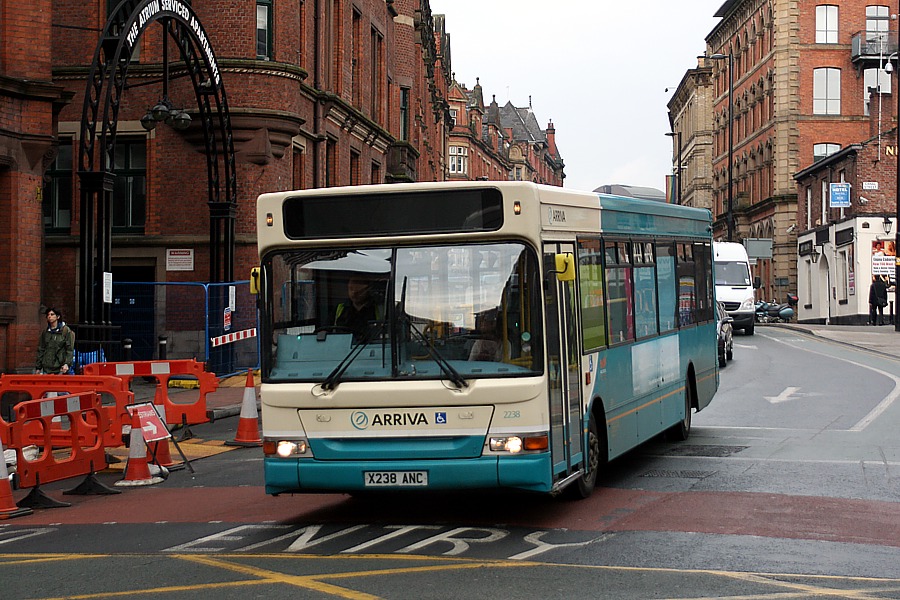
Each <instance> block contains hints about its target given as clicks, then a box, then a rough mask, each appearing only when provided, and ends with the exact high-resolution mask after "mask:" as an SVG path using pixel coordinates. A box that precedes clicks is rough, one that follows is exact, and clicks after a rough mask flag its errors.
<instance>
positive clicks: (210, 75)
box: [78, 0, 237, 325]
mask: <svg viewBox="0 0 900 600" xmlns="http://www.w3.org/2000/svg"><path fill="white" fill-rule="evenodd" d="M156 22H159V23H160V24H161V25H162V27H163V72H164V77H163V80H164V81H167V79H168V51H167V47H168V40H169V39H170V38H171V39H172V40H173V41H174V42H175V45H176V47H177V48H178V51H179V53H180V56H181V60H182V61H183V62H184V64H185V66H186V68H187V69H186V70H187V74H188V76H189V77H190V79H191V82H192V84H193V88H194V93H195V95H196V99H197V108H198V111H199V119H200V127H201V129H202V132H203V138H204V143H205V147H206V168H207V175H208V180H209V193H208V200H207V205H208V206H209V211H210V277H209V280H210V281H211V282H221V281H233V280H234V220H235V216H236V207H237V178H236V173H235V156H234V140H233V137H232V131H231V119H230V116H229V112H228V101H227V97H226V95H225V87H224V85H223V84H222V79H221V75H220V73H219V67H218V63H217V61H216V57H215V53H214V52H213V49H212V47H211V46H210V43H209V38H208V37H207V35H206V31H205V30H204V29H203V25H202V24H201V23H200V20H199V19H198V18H197V16H196V15H195V14H194V11H193V9H192V8H191V6H190V5H189V4H187V3H185V2H183V1H181V0H123V1H122V2H120V3H119V5H118V6H116V8H115V9H114V11H113V13H112V15H110V17H109V20H108V21H107V23H106V26H105V27H104V29H103V33H102V35H101V38H100V41H99V43H98V44H97V48H96V50H95V52H94V60H93V63H92V64H91V68H90V72H89V74H88V78H87V86H86V89H85V94H84V106H83V109H82V116H81V137H80V146H79V153H78V175H79V178H80V183H81V195H80V197H81V213H80V214H81V253H80V258H81V271H80V279H79V281H80V284H81V289H80V292H79V298H80V313H79V316H80V322H81V323H82V324H86V325H107V324H109V322H110V306H109V304H106V303H104V302H103V283H102V282H103V273H105V272H109V271H110V270H111V255H112V219H111V217H112V190H113V182H114V179H115V177H114V174H113V172H112V165H113V164H114V162H113V158H114V156H115V143H116V127H117V122H118V116H119V107H120V102H121V98H122V95H123V92H124V91H125V89H126V86H125V82H126V79H127V76H128V68H129V66H130V65H131V56H132V53H133V52H134V48H135V45H136V44H137V42H138V40H140V38H141V36H142V35H143V33H144V31H145V30H146V29H147V27H149V26H150V25H151V24H153V23H156Z"/></svg>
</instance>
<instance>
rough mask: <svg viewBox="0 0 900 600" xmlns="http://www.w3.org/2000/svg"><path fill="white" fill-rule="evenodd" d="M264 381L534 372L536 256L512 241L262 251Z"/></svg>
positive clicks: (463, 378)
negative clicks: (266, 339) (268, 335)
mask: <svg viewBox="0 0 900 600" xmlns="http://www.w3.org/2000/svg"><path fill="white" fill-rule="evenodd" d="M264 264H265V265H266V272H267V282H266V285H267V286H268V288H269V290H270V292H271V293H270V294H268V295H267V298H268V299H269V300H268V303H267V306H266V309H265V319H266V321H267V323H266V325H267V329H268V331H269V332H270V333H271V338H270V339H271V344H270V345H269V346H268V347H264V348H263V378H264V380H266V381H296V382H316V383H321V384H322V385H323V387H325V388H326V389H327V388H331V387H335V386H337V385H339V384H340V383H342V382H345V381H370V380H387V379H441V380H446V381H449V382H451V384H452V385H454V386H456V387H464V386H466V385H467V381H468V380H470V379H476V378H483V377H510V376H511V377H515V376H526V375H535V374H540V373H541V372H542V369H543V357H542V350H541V348H542V347H543V342H542V336H541V331H542V325H541V320H540V315H541V304H540V301H541V289H542V286H541V284H540V281H539V275H538V268H537V257H536V255H535V253H534V252H533V251H532V250H530V249H528V247H526V246H525V245H524V244H522V243H519V242H498V243H481V244H470V245H452V246H451V245H435V246H412V247H393V248H384V247H382V248H378V247H371V248H360V249H353V250H347V249H342V250H336V249H329V250H318V251H316V250H308V249H304V250H298V249H293V250H284V251H280V252H276V253H273V254H270V255H269V256H268V257H267V259H266V260H265V261H264Z"/></svg>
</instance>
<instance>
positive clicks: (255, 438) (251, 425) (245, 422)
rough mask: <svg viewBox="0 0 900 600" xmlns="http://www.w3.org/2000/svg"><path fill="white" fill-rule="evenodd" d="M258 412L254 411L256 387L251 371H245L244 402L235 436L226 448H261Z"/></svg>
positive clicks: (227, 443)
mask: <svg viewBox="0 0 900 600" xmlns="http://www.w3.org/2000/svg"><path fill="white" fill-rule="evenodd" d="M258 421H259V411H257V410H256V385H255V384H254V382H253V371H252V370H248V371H247V385H246V386H244V401H243V402H242V403H241V418H240V419H239V420H238V428H237V435H235V436H234V441H233V442H225V445H226V446H247V447H253V446H262V439H261V438H260V437H259V423H258Z"/></svg>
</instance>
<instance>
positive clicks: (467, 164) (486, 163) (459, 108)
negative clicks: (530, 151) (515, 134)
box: [447, 79, 512, 180]
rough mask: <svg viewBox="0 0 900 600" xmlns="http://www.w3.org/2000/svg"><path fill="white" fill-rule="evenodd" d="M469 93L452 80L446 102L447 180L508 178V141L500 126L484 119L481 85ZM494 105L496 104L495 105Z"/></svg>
mask: <svg viewBox="0 0 900 600" xmlns="http://www.w3.org/2000/svg"><path fill="white" fill-rule="evenodd" d="M475 81H476V83H475V87H474V88H472V89H471V90H469V89H468V88H466V85H465V84H464V83H459V82H457V81H456V80H454V81H453V82H452V83H451V85H450V91H449V94H448V100H449V102H450V116H451V118H452V119H453V126H452V128H451V129H450V136H449V147H448V153H447V159H448V160H447V178H448V179H463V180H465V179H474V180H479V179H485V180H505V179H509V174H510V171H511V170H512V164H511V163H510V161H509V148H510V145H511V144H510V142H511V140H510V139H509V138H508V137H507V135H506V132H505V131H504V130H503V129H501V127H500V123H499V122H495V121H492V120H491V119H490V118H486V117H485V113H486V109H485V106H484V97H483V95H482V94H483V92H482V89H481V84H480V83H479V81H478V79H476V80H475ZM493 104H496V102H494V103H493Z"/></svg>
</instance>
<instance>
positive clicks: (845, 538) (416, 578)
mask: <svg viewBox="0 0 900 600" xmlns="http://www.w3.org/2000/svg"><path fill="white" fill-rule="evenodd" d="M898 383H900V363H898V362H897V361H894V360H892V359H890V358H888V357H886V356H883V355H877V354H874V353H871V352H866V351H860V350H856V349H853V348H850V347H848V346H846V345H842V344H835V343H833V342H831V341H829V340H824V339H821V338H818V337H810V336H808V335H804V334H802V333H800V332H796V331H791V330H787V329H783V328H774V327H760V328H757V334H756V335H754V336H740V335H738V336H737V337H736V338H735V360H734V361H733V362H730V363H729V364H728V366H727V367H726V368H725V369H723V370H722V373H721V384H720V391H719V393H718V395H717V397H716V398H715V399H714V401H713V403H712V404H711V405H710V406H709V407H708V408H707V409H706V410H704V411H703V412H701V413H699V414H697V415H695V416H694V431H693V433H692V436H691V438H690V439H689V440H688V442H686V443H681V444H673V443H669V442H664V441H654V442H651V443H649V444H646V445H645V446H643V447H641V448H640V449H638V450H636V451H635V452H632V453H630V454H629V455H627V456H626V457H624V458H623V459H621V460H618V461H616V462H614V463H613V464H612V465H610V466H609V468H608V470H607V472H606V473H605V474H604V476H603V477H602V478H601V480H600V484H599V485H600V488H599V489H598V490H597V491H596V492H595V493H594V495H593V496H592V497H591V498H589V499H587V500H583V501H570V500H564V499H559V498H549V497H544V496H529V495H517V494H502V493H490V494H448V495H415V496H407V495H386V496H371V497H368V496H367V497H361V498H354V497H350V496H346V495H312V496H280V497H270V496H266V495H265V494H264V492H263V490H262V487H261V486H262V465H261V453H260V451H259V450H258V449H250V448H235V449H231V448H228V449H226V447H225V446H222V442H223V441H224V440H227V439H233V436H234V428H235V427H236V425H237V419H224V420H221V421H217V422H216V423H213V424H208V425H203V426H200V427H196V428H194V430H193V431H194V433H195V439H193V440H190V441H188V442H185V443H182V444H181V447H182V448H183V449H184V450H185V452H186V454H187V455H188V456H189V457H191V456H199V455H200V454H208V456H205V457H203V458H197V459H196V460H195V461H194V462H193V467H194V471H195V472H194V473H191V472H190V471H189V470H187V469H182V470H179V471H175V472H173V473H171V474H170V476H169V478H168V479H167V480H166V481H165V482H164V483H161V484H159V485H154V486H148V487H142V488H132V489H126V490H124V491H123V492H122V493H121V494H117V495H109V496H62V495H61V494H60V493H59V490H61V489H63V488H68V487H72V486H73V485H74V484H75V483H77V482H71V481H70V482H63V483H66V484H68V485H57V486H46V491H47V493H48V495H50V496H52V497H54V498H58V499H64V500H66V501H68V502H71V503H72V506H71V507H68V508H56V509H43V510H37V511H36V512H35V513H34V514H33V515H29V516H26V517H21V518H17V519H12V520H8V521H0V581H3V588H2V589H3V591H2V593H0V597H2V598H4V599H6V598H57V597H73V596H77V597H82V598H107V597H114V596H117V595H129V596H131V595H134V594H142V595H144V596H146V597H153V598H180V597H185V598H186V597H188V596H190V597H191V598H197V597H210V598H212V597H215V598H238V597H240V598H247V597H254V596H257V597H272V596H274V595H275V594H290V595H293V596H295V597H303V598H392V599H393V598H417V599H421V598H469V597H480V596H482V595H483V596H490V597H496V598H519V597H523V596H526V597H527V596H534V595H536V593H538V594H539V595H540V596H541V597H546V598H559V599H562V598H572V597H576V596H586V595H587V596H589V597H603V598H698V597H709V598H722V597H734V598H738V597H740V598H812V597H820V596H822V597H848V598H849V597H853V598H900V502H898V498H900V482H898V479H897V470H898V467H900V439H898V436H897V434H896V431H897V427H896V423H897V422H898V419H900V406H897V403H896V402H895V400H896V397H897V395H898V394H900V386H898ZM173 455H174V456H177V453H174V454H173ZM98 478H99V479H100V480H101V481H104V482H105V483H109V484H112V483H113V482H114V481H116V480H117V479H119V478H121V473H117V472H104V473H101V474H100V475H99V476H98ZM22 494H23V492H22V491H17V492H16V493H15V495H16V498H19V497H21V495H22Z"/></svg>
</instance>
